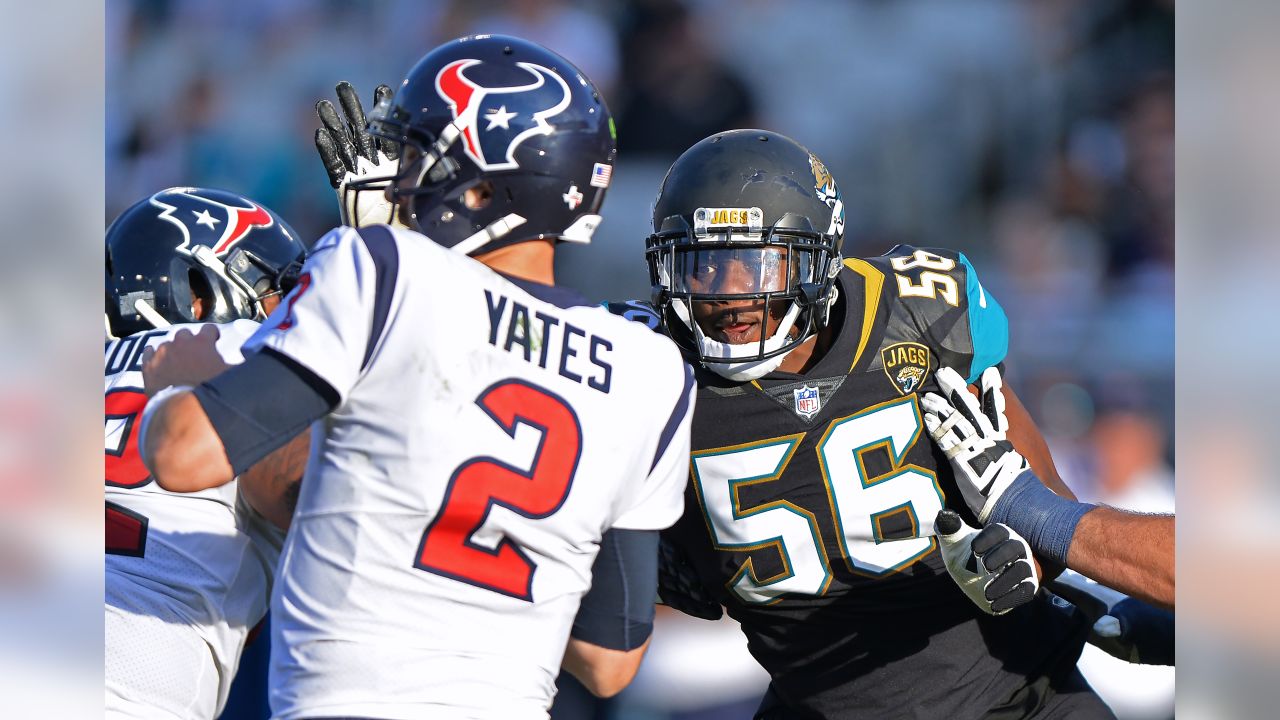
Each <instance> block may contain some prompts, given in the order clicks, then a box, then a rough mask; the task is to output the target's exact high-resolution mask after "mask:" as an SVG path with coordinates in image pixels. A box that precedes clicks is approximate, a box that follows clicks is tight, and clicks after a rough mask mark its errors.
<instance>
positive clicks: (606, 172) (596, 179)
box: [591, 163, 613, 188]
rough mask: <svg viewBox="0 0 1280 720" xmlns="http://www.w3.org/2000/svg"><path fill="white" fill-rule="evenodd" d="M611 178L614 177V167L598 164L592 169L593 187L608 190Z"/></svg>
mask: <svg viewBox="0 0 1280 720" xmlns="http://www.w3.org/2000/svg"><path fill="white" fill-rule="evenodd" d="M611 177H613V166H612V165H605V164H604V163H596V164H595V167H593V168H591V187H598V188H607V187H609V178H611Z"/></svg>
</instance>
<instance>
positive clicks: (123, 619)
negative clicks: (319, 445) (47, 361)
mask: <svg viewBox="0 0 1280 720" xmlns="http://www.w3.org/2000/svg"><path fill="white" fill-rule="evenodd" d="M304 252H305V248H304V247H303V245H302V244H301V243H300V242H299V241H298V238H297V235H295V234H294V232H293V230H292V229H291V228H289V226H288V225H286V224H285V223H284V221H283V220H281V219H280V217H279V216H277V215H276V214H275V213H273V212H271V211H270V210H268V209H266V208H264V207H262V206H261V205H259V204H257V203H255V202H253V201H252V200H249V199H248V198H245V197H243V196H240V195H237V194H235V193H231V192H225V191H221V190H211V189H205V188H191V187H177V188H169V189H167V190H163V191H161V192H158V193H155V194H154V195H151V196H149V197H147V198H144V199H143V200H141V201H139V202H138V203H136V204H134V205H133V206H132V207H130V208H129V209H128V210H126V211H125V212H124V213H122V214H121V215H120V216H119V217H118V218H117V219H116V220H115V222H113V223H112V224H111V227H110V228H109V229H108V230H107V237H106V326H107V333H108V336H109V340H108V342H107V344H106V356H105V370H106V373H105V374H106V397H105V413H106V419H105V453H106V455H105V477H106V646H105V649H106V653H105V670H106V713H107V716H108V717H132V718H213V717H215V716H217V715H218V713H220V712H221V710H222V706H223V704H224V703H225V702H226V699H227V692H228V689H229V688H230V685H231V680H232V678H233V677H234V676H235V673H236V667H237V665H238V663H239V660H240V652H241V649H242V648H243V647H244V645H245V642H246V639H247V638H248V636H249V633H250V630H251V629H252V628H253V627H254V626H256V625H257V624H258V622H259V621H260V620H262V618H263V616H264V615H265V614H266V611H267V602H268V599H269V593H270V585H271V574H272V571H273V568H274V565H275V557H276V554H277V553H278V552H279V546H280V543H281V541H282V539H283V533H282V532H281V531H280V530H279V529H277V528H276V527H273V526H271V525H270V524H269V523H268V522H267V520H271V521H274V522H275V523H278V524H281V525H283V524H287V521H288V505H289V496H290V494H291V492H292V485H293V484H294V483H296V481H297V480H298V479H299V478H300V477H301V462H300V460H301V459H302V458H303V457H305V451H306V447H305V438H304V439H303V440H300V441H297V442H294V443H291V444H290V445H287V446H285V448H282V449H281V451H280V452H278V453H277V454H275V455H273V456H271V457H270V458H268V459H267V460H266V461H264V463H262V464H260V465H259V466H255V467H254V468H252V469H251V470H248V471H247V472H246V473H245V474H244V475H243V476H242V477H241V479H240V480H239V481H238V482H232V483H229V484H227V485H225V486H223V487H220V488H213V489H209V490H205V491H203V492H200V493H196V494H192V495H184V494H179V493H171V492H169V491H167V490H165V489H163V488H161V487H160V486H159V485H158V484H157V483H156V482H155V481H154V479H153V478H152V477H151V475H150V473H148V471H147V469H146V467H144V466H143V463H142V460H141V459H140V457H139V455H138V436H139V419H140V416H141V414H142V409H143V406H144V405H145V404H146V392H145V391H146V388H145V386H144V383H143V378H142V371H141V367H142V358H143V356H144V353H145V352H147V351H148V350H150V349H151V348H153V347H155V346H156V345H158V344H160V343H164V342H167V341H169V340H171V339H173V338H175V337H177V338H178V339H179V341H180V342H182V341H184V340H185V339H187V338H191V337H193V336H192V332H194V331H199V330H200V329H201V328H203V327H213V325H200V323H221V324H222V325H221V327H222V332H221V338H220V340H219V342H218V344H217V348H216V349H217V352H219V353H220V356H221V357H222V358H223V359H225V361H226V362H228V363H236V362H239V361H240V359H241V357H240V349H239V348H240V343H241V342H243V341H244V340H245V339H247V338H248V337H249V336H250V335H251V334H252V333H253V331H254V330H256V329H257V327H258V323H257V322H255V321H258V320H262V319H264V318H265V317H266V315H267V313H268V312H269V311H270V310H271V309H272V308H274V307H275V305H276V304H277V303H279V301H280V296H281V294H282V293H284V292H287V291H288V290H289V289H291V287H292V283H293V282H294V281H296V279H297V271H298V268H299V267H301V261H302V256H303V254H304ZM193 370H194V369H192V368H188V369H187V372H192V371H193Z"/></svg>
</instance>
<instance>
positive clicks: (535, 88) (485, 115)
mask: <svg viewBox="0 0 1280 720" xmlns="http://www.w3.org/2000/svg"><path fill="white" fill-rule="evenodd" d="M482 64H483V63H482V62H481V61H480V60H455V61H453V62H451V63H449V64H448V65H445V66H444V68H443V69H442V70H440V73H439V74H438V75H436V92H437V93H439V94H440V97H442V98H444V100H445V101H446V102H448V103H449V108H450V110H452V111H453V117H454V125H456V126H457V128H458V131H459V132H460V133H461V134H462V140H463V145H464V148H463V149H464V150H465V151H466V153H467V157H469V158H471V159H472V160H474V161H475V163H476V165H479V166H480V168H481V169H483V170H514V169H515V168H518V167H520V164H519V163H517V162H516V160H515V152H516V148H517V147H519V146H520V143H522V142H524V141H525V140H527V139H529V138H531V137H533V136H534V135H550V134H551V133H552V132H555V126H553V125H551V124H550V123H548V122H547V119H548V118H552V117H555V116H556V115H559V114H560V113H562V112H564V109H565V108H567V107H569V100H570V95H569V84H568V83H566V82H565V81H564V78H562V77H560V76H559V75H558V74H556V72H555V71H554V70H551V69H550V68H545V67H543V66H541V65H535V64H534V63H527V62H521V63H516V65H518V66H519V67H520V68H522V69H523V70H525V71H526V72H528V73H529V75H530V77H531V78H532V81H531V82H526V83H524V84H520V85H510V86H504V87H486V86H484V85H481V84H479V83H477V82H476V81H474V80H472V79H471V78H469V77H467V76H466V75H464V74H463V71H464V70H466V69H468V68H474V67H476V66H478V65H482ZM472 74H473V75H475V74H479V73H476V72H475V71H473V73H472ZM481 123H484V124H483V125H481Z"/></svg>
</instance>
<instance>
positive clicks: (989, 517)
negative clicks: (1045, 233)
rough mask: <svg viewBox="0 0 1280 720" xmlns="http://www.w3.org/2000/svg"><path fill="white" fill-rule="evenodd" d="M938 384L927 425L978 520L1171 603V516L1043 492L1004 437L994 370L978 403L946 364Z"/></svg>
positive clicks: (930, 396) (929, 399) (985, 376)
mask: <svg viewBox="0 0 1280 720" xmlns="http://www.w3.org/2000/svg"><path fill="white" fill-rule="evenodd" d="M938 386H939V390H940V391H941V393H937V392H931V393H927V394H926V395H925V396H924V399H923V405H924V409H925V418H924V421H925V425H926V426H927V427H928V428H929V435H930V436H931V437H932V438H933V439H934V441H935V442H937V443H938V445H939V447H941V448H942V450H943V452H944V453H946V455H947V457H948V458H950V460H951V464H952V467H953V469H954V470H955V475H956V481H957V482H958V483H959V485H960V490H961V494H962V496H963V497H964V500H965V503H966V505H967V506H968V507H969V510H970V511H971V512H972V513H973V514H974V515H975V516H976V517H977V518H978V520H979V521H981V522H983V523H986V522H996V523H1006V524H1008V525H1010V526H1012V527H1013V528H1016V529H1018V531H1019V532H1020V533H1022V534H1023V535H1025V536H1026V539H1027V540H1029V541H1030V543H1031V547H1032V548H1033V549H1034V550H1035V551H1036V552H1037V553H1039V554H1041V555H1042V556H1044V557H1052V558H1054V559H1056V560H1057V561H1058V562H1059V563H1061V564H1064V565H1066V566H1067V567H1069V568H1071V569H1073V570H1076V571H1078V572H1080V573H1083V574H1084V575H1086V576H1088V577H1090V578H1093V579H1095V580H1097V581H1099V582H1101V583H1103V584H1104V585H1107V586H1109V587H1111V588H1114V589H1116V590H1119V591H1121V592H1124V593H1127V594H1129V595H1133V596H1135V597H1139V598H1142V599H1144V600H1147V601H1150V602H1153V603H1156V604H1158V605H1161V606H1163V607H1166V608H1169V609H1172V608H1173V605H1174V563H1173V545H1174V543H1173V537H1174V517H1173V515H1171V514H1145V513H1133V512H1126V511H1124V510H1120V509H1117V508H1112V507H1106V506H1102V505H1091V504H1088V503H1080V502H1075V501H1073V500H1069V499H1067V498H1064V497H1061V496H1059V495H1055V494H1054V493H1052V492H1049V491H1048V490H1047V489H1046V488H1045V486H1044V485H1043V484H1042V483H1041V482H1040V481H1039V479H1038V478H1037V477H1036V475H1035V473H1034V472H1032V470H1031V468H1030V467H1028V465H1027V461H1026V460H1025V459H1024V458H1023V457H1022V455H1020V454H1019V453H1018V451H1017V450H1016V449H1014V447H1013V445H1011V444H1010V443H1009V441H1008V440H1007V439H1005V435H1006V433H1007V431H1008V426H1009V421H1008V418H1007V416H1006V413H1005V399H1004V393H1003V392H1002V391H1001V389H1002V388H1003V386H1004V381H1003V379H1002V378H1001V377H1000V371H999V370H998V369H996V368H988V369H987V370H986V371H984V372H983V373H982V378H981V402H979V400H978V399H977V398H975V397H974V396H973V395H972V394H971V393H969V392H967V387H966V383H964V382H963V381H962V380H961V378H960V375H959V374H958V373H957V372H956V371H955V370H953V369H951V368H947V367H944V368H940V369H939V370H938Z"/></svg>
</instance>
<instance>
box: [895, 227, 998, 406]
mask: <svg viewBox="0 0 1280 720" xmlns="http://www.w3.org/2000/svg"><path fill="white" fill-rule="evenodd" d="M872 262H873V263H874V264H875V265H877V266H878V267H879V268H880V269H881V270H883V271H884V273H885V274H886V276H887V277H886V279H885V284H886V286H888V293H889V294H890V295H891V296H896V298H897V304H898V305H899V306H900V307H901V308H902V309H903V310H904V311H905V313H906V314H907V315H908V316H909V317H911V318H912V321H913V322H914V324H915V325H916V326H917V328H918V330H919V332H920V333H921V335H922V336H924V337H928V338H930V340H931V342H930V345H932V346H934V347H935V348H937V349H938V350H939V351H940V352H942V356H943V357H942V359H943V360H944V362H946V363H947V364H951V365H953V366H955V369H956V370H957V371H958V372H960V373H961V374H963V375H965V376H966V379H967V380H968V381H969V382H974V381H975V380H976V379H977V377H978V376H979V375H980V374H982V371H983V370H985V369H986V368H988V367H991V366H993V365H995V364H997V363H999V362H1001V361H1002V360H1004V357H1005V354H1006V353H1007V352H1008V347H1009V322H1008V319H1007V318H1006V317H1005V314H1004V309H1003V308H1002V307H1000V303H998V302H996V299H995V298H994V297H992V296H991V295H989V294H988V293H987V291H986V289H985V288H983V287H982V283H981V282H980V281H979V280H978V275H977V272H976V271H975V270H974V269H973V265H972V264H970V263H969V259H968V258H966V257H965V256H964V253H961V252H958V251H956V250H950V249H947V248H916V247H912V246H911V245H898V246H896V247H894V248H893V249H892V250H890V251H889V252H887V253H885V254H884V255H881V256H880V257H878V258H874V259H873V261H872Z"/></svg>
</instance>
